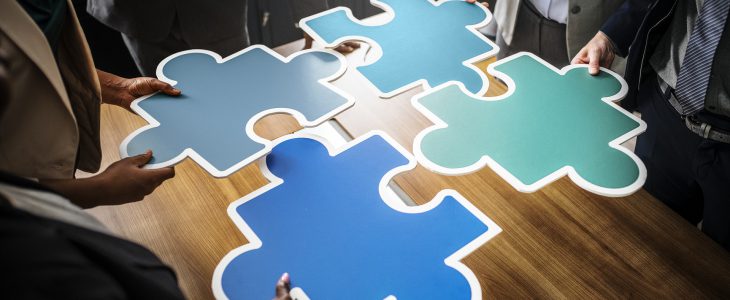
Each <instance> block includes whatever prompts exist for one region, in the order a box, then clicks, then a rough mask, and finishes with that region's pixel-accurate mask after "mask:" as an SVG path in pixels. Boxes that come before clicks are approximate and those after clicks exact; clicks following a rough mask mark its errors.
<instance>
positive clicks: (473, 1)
mask: <svg viewBox="0 0 730 300" xmlns="http://www.w3.org/2000/svg"><path fill="white" fill-rule="evenodd" d="M466 2H468V3H471V4H474V3H477V0H466ZM479 3H481V4H482V5H484V7H486V8H489V3H487V2H486V1H485V2H479Z"/></svg>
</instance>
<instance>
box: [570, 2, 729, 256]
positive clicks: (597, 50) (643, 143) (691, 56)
mask: <svg viewBox="0 0 730 300" xmlns="http://www.w3.org/2000/svg"><path fill="white" fill-rule="evenodd" d="M729 13H730V0H660V1H651V0H628V1H626V2H625V3H624V4H623V5H622V6H621V8H620V9H619V10H617V11H616V13H615V14H613V15H612V16H611V17H610V18H609V19H608V21H606V23H605V24H604V25H603V27H602V28H601V31H599V32H598V33H597V34H596V35H595V37H594V38H593V39H592V40H591V41H590V42H589V43H588V44H586V46H585V47H584V48H583V49H582V50H581V51H580V52H579V53H578V55H577V56H576V57H575V58H574V59H573V63H579V64H583V63H587V64H589V70H590V72H591V73H592V74H597V73H598V72H599V69H598V67H599V66H607V65H610V64H611V61H612V60H613V58H614V56H616V55H619V56H627V69H626V81H627V83H628V84H629V92H628V95H627V97H626V98H625V99H624V100H623V101H622V105H623V106H624V107H626V108H627V109H630V110H634V109H635V110H638V111H639V112H641V114H642V119H643V120H644V121H645V122H646V123H647V125H648V128H647V131H646V132H645V133H643V134H642V135H640V136H639V138H638V141H637V144H636V154H637V155H638V156H639V157H640V158H641V159H642V160H643V161H644V164H645V165H646V168H647V171H648V174H647V176H648V177H647V180H646V184H645V185H644V188H645V189H646V190H647V191H648V192H649V193H651V194H652V195H654V196H655V197H656V198H657V199H659V200H661V201H662V202H664V203H665V204H666V205H667V206H669V207H670V208H672V209H673V210H674V211H676V212H677V213H678V214H680V215H681V216H682V217H684V218H685V219H686V220H688V221H689V222H691V223H692V224H695V225H697V224H698V223H700V222H701V228H702V231H703V232H705V233H706V234H707V235H708V236H710V237H711V238H712V239H714V240H715V241H717V242H718V243H719V244H720V245H722V246H723V247H725V249H729V250H730V22H728V14H729Z"/></svg>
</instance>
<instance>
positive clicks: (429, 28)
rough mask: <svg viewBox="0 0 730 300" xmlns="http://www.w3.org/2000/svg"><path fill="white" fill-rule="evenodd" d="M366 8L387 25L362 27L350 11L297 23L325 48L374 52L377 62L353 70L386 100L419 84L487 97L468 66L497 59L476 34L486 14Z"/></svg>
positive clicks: (416, 4) (452, 4)
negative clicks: (346, 45) (381, 13)
mask: <svg viewBox="0 0 730 300" xmlns="http://www.w3.org/2000/svg"><path fill="white" fill-rule="evenodd" d="M371 2H372V3H373V5H375V6H378V7H381V8H382V9H384V10H386V11H388V12H389V13H390V14H391V16H393V18H392V20H390V21H389V22H388V23H386V24H383V25H377V26H371V25H364V24H363V23H362V22H360V21H359V20H357V19H355V18H354V17H353V16H352V12H351V11H350V9H348V8H334V9H331V10H328V11H325V12H323V13H320V14H317V15H314V16H311V17H308V18H304V19H302V21H301V22H300V27H301V28H302V29H303V30H304V31H305V32H307V33H308V34H309V35H311V36H312V37H314V39H315V40H317V41H319V42H322V43H324V44H326V45H327V46H330V47H332V46H335V45H337V44H339V43H341V42H344V41H347V40H364V41H366V42H368V43H369V44H371V45H377V46H379V47H380V48H381V49H382V56H381V57H380V58H378V60H377V61H376V62H375V63H373V64H371V65H366V66H359V67H357V69H358V70H359V71H360V72H361V73H362V74H363V75H364V76H365V77H366V78H367V79H368V80H369V81H370V82H371V83H372V84H373V85H374V87H375V88H377V90H378V91H379V92H380V94H381V95H383V96H385V97H392V96H395V95H396V94H399V93H402V92H404V91H406V90H408V89H410V88H412V87H413V86H415V85H418V84H428V85H430V86H437V85H440V84H442V83H445V82H448V81H459V82H462V83H463V84H464V85H465V86H466V88H467V90H469V91H470V92H472V93H475V94H480V95H481V94H483V93H484V92H485V91H486V89H487V83H488V81H487V78H486V77H484V76H483V73H482V72H480V71H479V70H478V69H477V68H476V67H474V66H473V65H472V63H474V62H478V61H481V60H484V59H486V58H488V57H491V56H492V55H494V54H496V46H495V45H494V44H493V43H492V42H491V41H489V40H488V39H487V38H486V37H484V35H482V34H481V33H479V32H477V31H476V29H478V28H481V27H484V26H486V24H487V23H488V21H489V20H490V19H491V14H490V13H489V11H488V10H487V9H486V8H484V7H483V6H481V5H474V4H469V3H466V2H464V1H442V2H439V3H438V4H437V3H434V2H432V1H430V0H382V1H377V0H371Z"/></svg>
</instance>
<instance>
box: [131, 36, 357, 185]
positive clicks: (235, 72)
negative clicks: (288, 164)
mask: <svg viewBox="0 0 730 300" xmlns="http://www.w3.org/2000/svg"><path fill="white" fill-rule="evenodd" d="M345 69H346V65H345V60H344V57H342V56H341V55H340V54H338V53H335V52H332V51H304V52H299V53H297V54H295V55H293V56H291V57H289V58H286V59H285V58H283V57H281V56H279V55H278V54H276V53H275V52H273V51H271V50H270V49H269V48H266V47H264V46H252V47H249V48H246V49H244V50H242V51H241V52H238V53H236V54H233V55H231V56H230V57H227V58H225V59H221V58H220V57H219V56H218V55H217V54H215V53H212V52H209V51H205V50H191V51H184V52H180V53H177V54H174V55H172V56H170V57H168V58H167V59H165V60H164V61H163V62H162V63H160V67H158V74H157V75H158V77H160V78H161V79H162V80H164V81H167V82H169V83H171V84H174V85H175V87H176V88H178V89H180V90H182V91H183V94H182V95H181V96H179V97H172V96H167V95H165V94H161V93H158V94H154V95H152V96H149V97H147V98H141V99H138V100H135V102H134V103H133V104H132V108H133V109H134V111H135V112H137V113H138V114H139V115H141V116H142V117H144V118H145V119H146V120H147V121H148V122H149V123H150V125H148V126H145V127H143V128H140V129H139V130H137V131H135V132H133V133H132V134H131V135H130V136H129V137H127V139H125V141H124V142H123V143H122V145H121V147H120V149H121V153H122V157H127V156H133V155H137V154H141V153H144V152H145V151H146V150H147V149H150V150H152V151H153V155H154V156H153V158H152V161H151V162H150V164H148V167H150V168H156V167H164V166H169V165H173V164H175V163H177V162H179V161H180V160H182V159H183V158H185V157H186V156H190V157H191V158H193V159H194V160H195V161H196V162H198V164H200V165H201V166H202V167H203V168H204V169H206V170H207V171H208V172H210V173H211V174H212V175H214V176H216V177H224V176H228V175H230V174H231V173H233V172H235V171H237V170H238V169H240V168H242V167H243V166H245V165H247V164H249V163H250V162H252V161H253V160H255V159H258V158H259V157H261V156H263V155H264V154H266V153H267V152H268V151H269V144H270V142H269V141H268V140H265V139H263V138H260V137H258V136H257V135H256V134H255V133H254V130H253V126H254V124H255V122H256V121H257V120H259V119H261V118H262V117H264V116H266V115H268V114H272V113H277V112H284V113H289V114H291V115H293V116H294V117H295V118H296V119H297V120H298V121H299V122H300V123H301V125H302V126H305V127H308V126H315V125H318V124H320V123H322V122H324V121H326V120H327V119H329V118H331V117H332V116H334V115H335V114H337V113H339V112H341V111H343V110H345V109H346V108H347V107H349V106H351V105H352V104H353V103H354V100H353V99H351V98H349V97H348V96H346V95H345V94H343V93H342V92H340V91H339V90H337V89H336V88H335V87H334V86H332V85H330V84H329V83H328V81H332V80H334V79H336V78H337V77H339V76H340V75H342V74H343V73H344V71H345Z"/></svg>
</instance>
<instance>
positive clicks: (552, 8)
mask: <svg viewBox="0 0 730 300" xmlns="http://www.w3.org/2000/svg"><path fill="white" fill-rule="evenodd" d="M502 1H510V0H502ZM530 3H532V5H534V6H535V8H537V11H538V12H540V14H541V15H543V16H544V17H545V18H548V19H550V20H553V21H555V22H558V23H560V24H565V23H566V22H568V0H530Z"/></svg>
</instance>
